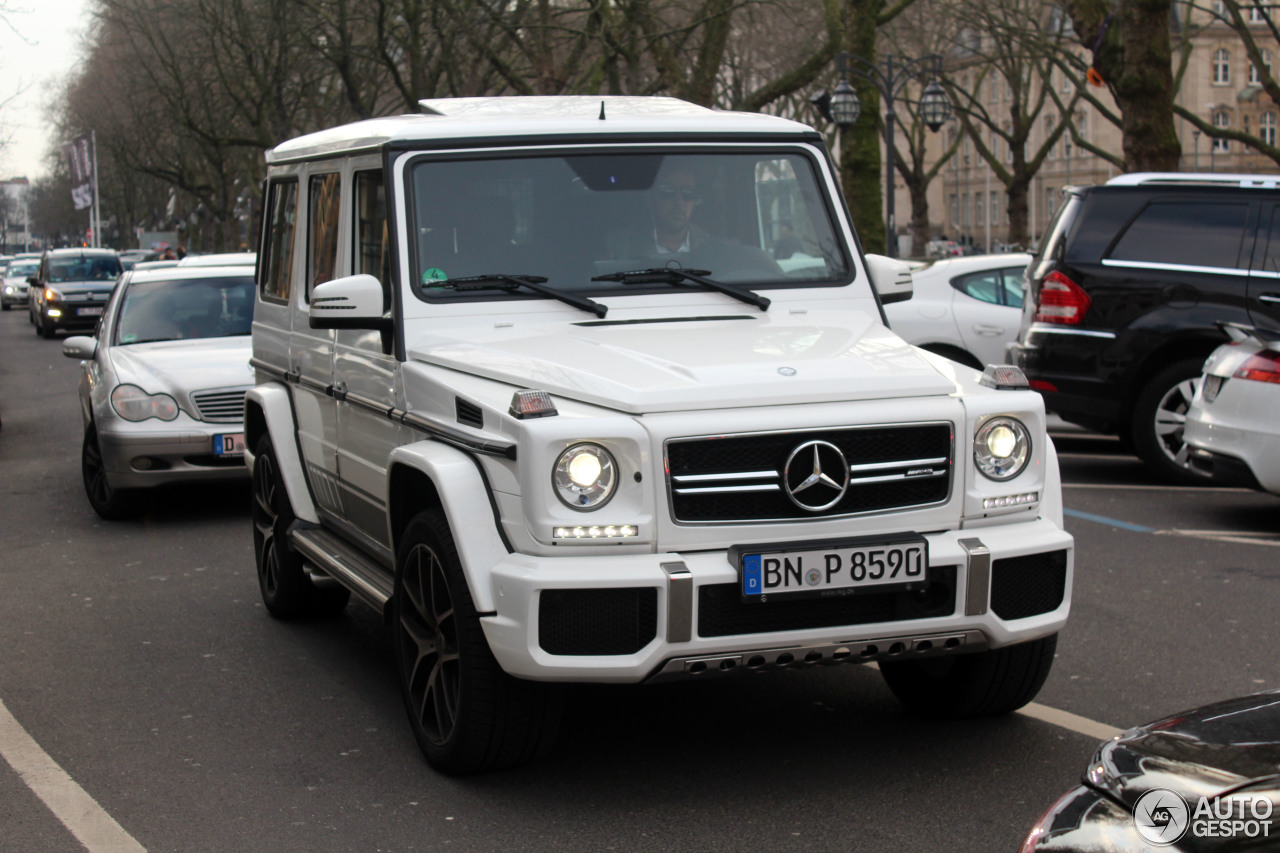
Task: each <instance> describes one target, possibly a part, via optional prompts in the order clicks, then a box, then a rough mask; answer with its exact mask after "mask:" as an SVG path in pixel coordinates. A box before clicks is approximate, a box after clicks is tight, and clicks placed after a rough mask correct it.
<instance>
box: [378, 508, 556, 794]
mask: <svg viewBox="0 0 1280 853" xmlns="http://www.w3.org/2000/svg"><path fill="white" fill-rule="evenodd" d="M396 566H397V572H396V587H395V595H394V597H393V599H392V630H393V631H394V632H395V636H394V646H395V654H396V665H397V666H396V668H397V671H398V674H399V680H400V692H401V696H402V697H403V699H404V705H405V710H406V711H407V712H408V715H409V724H410V727H411V728H412V730H413V735H414V738H415V739H416V740H417V742H418V746H419V747H420V748H421V749H422V752H423V754H424V755H425V756H426V759H427V763H429V764H430V765H431V766H432V767H434V768H436V769H437V770H440V771H442V772H444V773H453V774H462V773H473V772H477V771H481V770H496V769H501V768H506V767H515V766H518V765H521V764H525V763H528V762H530V761H533V760H536V759H538V758H541V757H543V756H544V755H546V754H547V753H548V752H550V750H551V747H552V746H553V745H554V743H555V736H556V732H557V730H558V729H559V722H560V713H561V702H562V696H561V691H560V689H559V687H558V686H557V685H552V684H542V683H534V682H531V681H523V680H520V679H517V678H513V677H511V676H510V675H507V674H506V673H505V672H503V671H502V668H501V667H500V666H499V665H498V662H497V661H496V660H495V659H494V657H493V653H492V652H491V651H490V649H489V645H488V643H487V642H486V640H485V636H484V629H483V628H482V627H481V625H480V618H479V616H478V615H477V613H476V609H475V604H474V602H473V601H472V598H471V593H470V591H469V590H468V588H467V583H466V577H465V575H464V574H463V571H462V566H461V564H460V562H459V560H458V552H457V549H456V547H455V545H454V541H453V536H452V534H451V533H450V531H449V527H448V523H447V522H446V521H445V519H444V517H443V516H442V515H441V514H440V513H438V512H423V513H420V514H419V515H417V516H415V517H414V519H413V520H412V521H411V522H410V523H409V525H408V527H407V528H406V530H405V532H404V534H403V536H402V537H401V546H400V548H399V554H398V559H397V561H396Z"/></svg>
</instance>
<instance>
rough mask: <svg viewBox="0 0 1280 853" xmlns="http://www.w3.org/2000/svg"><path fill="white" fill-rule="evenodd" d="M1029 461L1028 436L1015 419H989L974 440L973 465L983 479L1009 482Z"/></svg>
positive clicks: (1025, 429)
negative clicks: (975, 465) (976, 467)
mask: <svg viewBox="0 0 1280 853" xmlns="http://www.w3.org/2000/svg"><path fill="white" fill-rule="evenodd" d="M1030 459H1031V434H1030V433H1028V432H1027V428H1026V427H1025V426H1024V425H1023V424H1022V421H1020V420H1018V419H1016V418H1005V417H1000V418H992V419H991V420H989V421H987V422H986V423H984V424H983V425H982V426H981V427H980V428H979V429H978V433H977V435H975V436H974V437H973V461H974V462H975V463H977V466H978V470H979V471H981V472H982V475H983V476H984V477H987V478H988V479H991V480H1012V479H1013V478H1014V477H1016V476H1018V475H1019V474H1021V473H1022V469H1023V468H1026V467H1027V462H1028V461H1029V460H1030Z"/></svg>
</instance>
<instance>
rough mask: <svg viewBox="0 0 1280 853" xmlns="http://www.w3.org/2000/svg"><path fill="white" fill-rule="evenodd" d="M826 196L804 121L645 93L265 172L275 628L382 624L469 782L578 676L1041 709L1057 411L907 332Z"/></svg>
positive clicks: (340, 152) (249, 421)
mask: <svg viewBox="0 0 1280 853" xmlns="http://www.w3.org/2000/svg"><path fill="white" fill-rule="evenodd" d="M834 175H835V170H834V169H833V168H832V165H831V161H830V158H829V156H828V153H827V151H826V149H825V148H824V146H823V141H822V137H821V135H819V134H818V133H817V132H815V131H814V130H813V129H812V128H809V127H807V126H805V125H802V124H799V123H796V122H792V121H789V120H786V119H782V118H778V117H776V116H766V115H762V114H757V113H733V112H724V111H713V110H708V109H705V108H702V107H698V106H695V105H693V104H688V103H684V102H682V101H679V100H675V99H671V98H644V97H624V96H609V97H530V98H520V97H502V98H461V99H440V100H428V101H423V102H422V114H421V115H415V116H399V117H395V118H386V119H372V120H369V121H364V122H359V123H356V124H352V125H347V126H344V127H338V128H333V129H329V130H325V131H321V132H318V133H315V134H312V135H308V136H303V137H300V138H298V139H294V140H291V141H288V142H285V143H282V144H281V145H279V146H277V147H276V148H274V149H272V150H271V151H269V152H268V153H267V182H266V185H265V187H264V189H265V197H264V198H265V207H264V210H263V216H262V233H261V239H260V242H259V252H258V264H257V267H256V270H257V277H258V288H257V301H256V304H255V309H254V324H253V329H254V332H253V357H254V361H253V363H254V366H255V368H256V370H257V379H258V385H257V387H255V388H254V389H253V390H252V391H251V392H250V393H249V395H248V396H247V398H246V400H245V441H246V447H247V450H246V453H247V458H248V461H249V465H250V469H251V472H252V475H253V477H252V481H253V490H254V501H253V507H254V509H253V519H252V529H253V541H254V552H255V556H256V562H257V569H258V582H259V588H260V590H261V594H262V598H263V602H264V603H265V605H266V608H267V610H268V612H269V613H271V614H272V615H273V616H276V617H278V618H290V617H294V616H298V615H302V614H308V613H325V612H333V611H334V610H337V609H341V608H342V607H343V606H345V605H346V602H347V594H346V593H347V592H348V591H349V593H351V594H354V595H356V596H357V597H358V598H360V599H361V600H362V601H364V602H366V603H368V604H370V605H372V606H373V607H374V608H375V609H376V610H377V611H378V612H379V613H380V614H382V615H383V616H384V617H385V618H386V619H387V622H388V624H389V625H390V626H391V630H392V632H393V638H392V647H393V648H394V649H395V655H396V671H397V674H398V678H399V681H400V688H401V693H402V697H403V702H404V705H405V708H406V710H407V712H408V716H409V722H410V726H411V728H412V731H413V734H414V736H415V738H416V740H417V742H418V744H419V746H420V747H421V749H422V751H423V752H424V754H425V755H426V758H427V761H428V762H429V763H430V764H431V765H432V766H433V767H436V768H438V769H440V770H443V771H445V772H450V773H463V772H470V771H478V770H485V769H493V768H497V767H504V766H511V765H514V764H519V763H522V762H526V761H529V760H532V759H534V758H536V757H538V756H540V755H542V754H544V753H545V752H546V751H547V750H548V749H549V748H550V747H551V744H552V743H553V741H554V738H555V734H556V729H557V727H558V720H559V716H560V709H561V707H562V703H563V699H564V694H563V693H562V692H561V691H560V690H558V687H559V684H560V683H563V682H610V683H633V684H640V683H653V682H662V681H675V680H691V679H703V678H707V677H710V676H713V675H719V674H728V673H733V672H737V671H749V670H765V669H773V668H787V667H800V666H812V665H816V664H818V663H832V664H834V663H839V662H846V661H847V662H858V661H879V662H880V671H881V673H882V674H883V676H884V678H885V679H886V682H887V683H888V685H889V687H890V688H891V689H892V690H893V691H894V693H895V694H896V695H897V696H898V697H899V699H900V700H901V701H902V702H903V703H905V704H906V705H907V706H909V707H911V708H915V709H918V710H922V711H925V712H928V713H930V714H933V715H939V716H947V717H953V718H954V717H966V716H979V715H991V714H1002V713H1007V712H1009V711H1011V710H1013V709H1015V708H1017V707H1020V706H1021V705H1023V704H1025V703H1026V702H1028V701H1030V700H1031V698H1032V697H1034V696H1035V694H1036V693H1037V692H1038V691H1039V689H1040V687H1041V685H1042V684H1043V682H1044V679H1045V677H1046V675H1047V674H1048V672H1049V669H1050V667H1051V666H1052V661H1053V653H1054V648H1055V644H1056V637H1057V633H1058V631H1059V630H1060V629H1061V627H1062V626H1063V625H1064V624H1065V623H1066V619H1067V615H1068V611H1069V609H1070V599H1071V596H1070V590H1071V578H1072V571H1073V563H1072V555H1073V553H1074V552H1073V540H1072V538H1071V536H1070V534H1069V533H1067V532H1066V531H1065V530H1064V529H1063V526H1062V521H1063V509H1062V497H1061V486H1060V480H1059V474H1058V465H1057V457H1056V455H1055V452H1054V449H1053V445H1052V443H1051V442H1050V441H1049V440H1048V438H1047V436H1046V432H1045V419H1044V410H1043V402H1042V400H1041V399H1040V397H1039V395H1038V394H1035V393H1034V392H1032V391H1030V390H1029V389H1027V388H1026V384H1025V380H1024V379H1023V377H1022V376H1021V373H1020V371H1018V370H1017V369H1016V368H1011V367H1008V366H1007V365H1002V366H1000V367H999V368H996V367H992V368H989V369H988V371H987V372H986V373H985V375H982V376H980V375H979V374H978V373H976V372H974V371H971V370H962V369H958V368H957V366H956V365H955V364H954V363H953V362H949V361H947V360H946V359H943V358H940V357H938V356H936V355H933V354H930V353H926V352H924V351H923V350H920V349H917V348H915V347H911V346H909V345H907V344H906V343H904V342H903V341H901V340H900V339H899V338H897V337H896V336H895V335H893V334H892V333H891V332H889V330H888V329H886V328H885V326H884V322H885V321H884V316H883V314H882V312H881V309H880V305H881V304H882V303H892V302H893V301H895V300H899V299H902V298H904V297H907V296H908V295H909V293H910V287H911V278H910V274H909V269H908V267H907V266H906V265H905V264H902V263H899V262H896V261H893V260H891V259H889V258H885V257H882V256H876V255H869V256H868V255H863V253H862V252H861V250H860V249H859V247H858V242H857V240H856V239H854V238H853V236H852V230H851V229H852V224H851V221H850V218H849V216H848V212H847V210H846V209H845V207H844V206H843V204H842V202H841V201H840V195H839V188H838V185H837V184H836V183H835V177H834ZM785 223H790V225H791V233H793V234H794V235H795V236H796V238H797V240H798V242H799V245H800V247H801V249H802V251H799V252H797V251H795V246H794V245H792V246H782V247H781V248H779V246H778V244H777V237H776V236H775V235H776V234H778V233H785V229H784V228H783V227H782V226H783V225H784V224H785ZM784 254H786V255H787V257H785V258H781V256H782V255H784ZM779 258H781V260H782V261H785V262H787V263H788V264H790V262H792V261H796V260H797V258H799V259H800V260H799V262H797V263H795V264H794V265H783V264H782V263H779ZM318 582H320V583H323V584H325V585H318ZM335 582H336V584H337V585H340V586H338V587H337V589H335V587H334V584H335Z"/></svg>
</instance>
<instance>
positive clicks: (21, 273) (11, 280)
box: [0, 258, 40, 311]
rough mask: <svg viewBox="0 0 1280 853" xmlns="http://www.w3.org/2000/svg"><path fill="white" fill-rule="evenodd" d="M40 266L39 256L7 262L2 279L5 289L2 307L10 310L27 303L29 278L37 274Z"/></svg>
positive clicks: (0, 298) (1, 283)
mask: <svg viewBox="0 0 1280 853" xmlns="http://www.w3.org/2000/svg"><path fill="white" fill-rule="evenodd" d="M39 268H40V259H39V258H14V259H13V260H11V261H9V262H8V263H7V264H5V267H4V274H3V281H0V288H2V289H3V295H0V308H3V309H4V310H5V311H8V310H9V309H10V308H13V307H14V306H17V305H26V304H27V302H28V297H27V286H28V285H27V279H29V278H31V276H33V275H35V274H36V270H37V269H39Z"/></svg>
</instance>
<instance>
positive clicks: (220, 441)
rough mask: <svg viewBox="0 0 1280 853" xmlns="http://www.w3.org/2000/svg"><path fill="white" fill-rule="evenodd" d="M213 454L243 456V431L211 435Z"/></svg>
mask: <svg viewBox="0 0 1280 853" xmlns="http://www.w3.org/2000/svg"><path fill="white" fill-rule="evenodd" d="M213 454H214V455H215V456H243V455H244V433H242V432H237V433H231V434H228V435H215V436H214V437H213Z"/></svg>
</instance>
